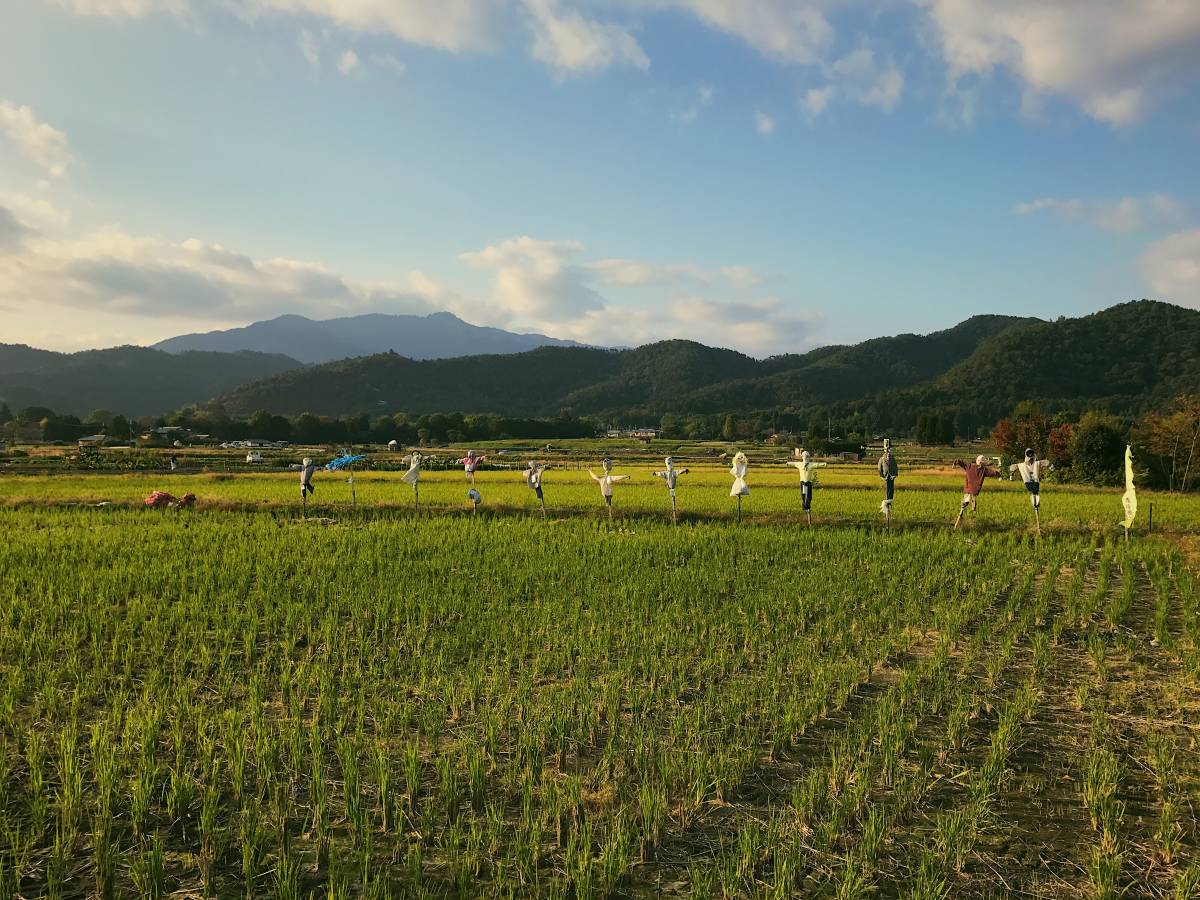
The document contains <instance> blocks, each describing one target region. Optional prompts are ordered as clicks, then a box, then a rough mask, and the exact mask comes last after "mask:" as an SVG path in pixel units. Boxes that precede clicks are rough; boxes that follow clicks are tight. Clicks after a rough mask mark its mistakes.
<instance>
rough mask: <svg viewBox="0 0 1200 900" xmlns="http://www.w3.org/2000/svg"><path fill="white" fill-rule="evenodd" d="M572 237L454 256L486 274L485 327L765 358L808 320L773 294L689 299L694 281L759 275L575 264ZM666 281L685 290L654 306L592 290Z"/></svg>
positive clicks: (739, 284)
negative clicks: (711, 346)
mask: <svg viewBox="0 0 1200 900" xmlns="http://www.w3.org/2000/svg"><path fill="white" fill-rule="evenodd" d="M583 252H584V247H583V245H582V244H580V243H579V242H578V241H547V240H540V239H537V238H532V237H518V238H510V239H508V240H506V241H501V242H499V243H497V244H493V245H491V246H489V247H485V248H484V249H483V250H479V251H476V252H472V253H463V254H461V255H460V256H459V259H460V260H461V261H462V262H464V263H466V264H467V265H469V266H472V267H474V268H478V269H489V270H494V271H495V276H494V283H493V288H492V295H491V297H490V298H489V302H488V303H487V304H486V305H485V307H484V308H483V309H482V310H479V309H477V310H475V314H476V316H478V315H479V314H480V313H481V312H485V311H486V312H490V314H491V316H492V318H491V324H496V325H501V326H505V327H510V328H520V329H526V330H535V331H540V332H543V333H545V334H549V335H552V336H554V337H561V338H570V339H572V340H578V341H583V342H586V343H594V344H609V345H613V344H641V343H646V342H648V341H655V340H663V339H666V338H674V337H687V338H692V339H695V340H701V341H705V342H706V343H715V344H717V345H719V346H736V347H738V348H740V349H742V350H745V351H747V352H751V353H758V354H766V353H774V352H780V351H782V350H785V349H796V348H797V346H799V345H800V344H801V343H803V342H804V341H805V340H806V339H807V335H808V334H809V332H810V330H811V327H812V323H813V322H814V318H813V317H811V316H797V315H794V314H792V313H789V312H788V311H787V309H786V308H785V306H784V304H783V303H782V302H781V301H780V300H778V299H776V298H767V299H749V300H743V299H734V300H730V299H719V300H714V299H711V298H708V297H704V296H701V295H698V294H697V293H696V292H695V288H697V287H701V286H707V287H715V288H722V289H727V288H728V287H730V286H732V287H733V288H735V289H746V288H749V287H753V286H755V285H757V284H758V283H759V282H760V280H761V279H760V277H759V276H758V274H757V273H755V272H754V271H753V270H751V269H749V268H746V267H745V266H727V267H725V268H722V269H708V268H705V267H703V266H698V265H694V264H661V263H653V262H641V261H636V260H626V259H602V260H598V261H595V262H581V261H579V257H580V256H582V255H583ZM599 287H608V288H613V289H617V290H621V289H628V288H644V287H666V288H675V289H683V288H688V290H687V291H685V292H683V293H681V294H678V295H676V296H674V297H669V298H667V299H666V301H665V302H663V301H662V300H661V299H660V300H659V301H658V302H657V303H656V304H655V305H653V306H650V307H648V308H646V307H641V308H639V307H632V306H628V305H622V304H617V303H611V302H609V300H608V299H607V298H605V297H604V296H602V295H601V294H600V293H599V291H598V290H597V289H598V288H599Z"/></svg>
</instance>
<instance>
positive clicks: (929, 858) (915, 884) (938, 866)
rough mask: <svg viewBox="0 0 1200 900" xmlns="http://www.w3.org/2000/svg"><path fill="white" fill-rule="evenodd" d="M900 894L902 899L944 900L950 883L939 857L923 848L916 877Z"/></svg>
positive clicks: (947, 894)
mask: <svg viewBox="0 0 1200 900" xmlns="http://www.w3.org/2000/svg"><path fill="white" fill-rule="evenodd" d="M901 896H902V897H903V898H904V900H946V898H948V897H949V896H950V883H949V881H948V880H947V879H946V874H945V868H944V864H943V862H942V860H941V858H939V857H938V856H937V855H935V854H933V853H931V852H929V851H928V850H923V851H922V852H921V861H920V864H919V866H918V868H917V875H916V878H914V879H912V881H911V883H910V884H909V885H908V886H907V888H906V890H905V891H904V892H903V893H902V894H901Z"/></svg>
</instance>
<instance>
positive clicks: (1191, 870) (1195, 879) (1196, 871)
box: [1175, 862, 1200, 900]
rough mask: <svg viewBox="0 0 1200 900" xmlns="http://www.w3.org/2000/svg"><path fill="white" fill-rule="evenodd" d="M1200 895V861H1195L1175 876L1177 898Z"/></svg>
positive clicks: (1193, 897) (1184, 899) (1187, 898)
mask: <svg viewBox="0 0 1200 900" xmlns="http://www.w3.org/2000/svg"><path fill="white" fill-rule="evenodd" d="M1196 897H1200V862H1194V863H1192V864H1191V865H1190V866H1188V867H1187V868H1186V869H1184V870H1183V871H1181V872H1180V873H1179V874H1178V875H1177V876H1176V878H1175V900H1195V898H1196Z"/></svg>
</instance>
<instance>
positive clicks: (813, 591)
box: [0, 488, 1200, 898]
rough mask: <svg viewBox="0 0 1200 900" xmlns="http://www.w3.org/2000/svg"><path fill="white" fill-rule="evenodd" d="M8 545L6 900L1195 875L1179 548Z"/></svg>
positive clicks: (1, 579)
mask: <svg viewBox="0 0 1200 900" xmlns="http://www.w3.org/2000/svg"><path fill="white" fill-rule="evenodd" d="M847 490H848V491H849V490H851V489H849V488H848V489H847ZM830 493H831V494H832V493H834V492H833V491H831V492H830ZM831 502H832V501H831ZM0 528H3V533H4V534H5V536H6V540H5V541H3V542H0V895H3V896H13V895H16V894H20V895H22V896H29V897H32V896H50V897H84V896H100V897H116V896H150V897H154V896H165V895H166V894H168V893H174V892H184V893H187V894H189V895H197V896H199V895H209V896H220V897H232V896H247V897H253V896H264V895H272V896H279V897H299V896H309V895H313V896H328V897H348V896H364V897H386V896H394V897H410V896H415V897H477V896H480V897H513V896H537V897H563V898H567V897H572V898H582V897H605V896H615V897H652V896H678V897H686V896H695V897H701V896H713V897H722V896H723V897H789V896H821V895H836V896H841V897H856V896H862V897H866V896H885V897H943V896H951V895H953V896H979V897H985V896H1002V895H1005V894H1008V893H1012V892H1017V891H1020V892H1024V893H1026V894H1029V895H1033V896H1046V897H1072V896H1080V897H1082V896H1147V897H1159V896H1179V897H1188V896H1193V892H1194V891H1195V887H1196V885H1197V884H1200V855H1198V852H1197V848H1198V843H1197V842H1198V840H1200V828H1198V825H1197V820H1196V814H1195V811H1194V802H1195V799H1196V792H1197V790H1198V789H1200V762H1198V761H1197V760H1198V756H1197V754H1196V747H1195V741H1196V738H1197V735H1198V734H1200V709H1198V707H1197V699H1198V698H1200V695H1198V693H1197V678H1198V676H1200V649H1198V648H1200V642H1198V641H1197V637H1198V632H1200V615H1198V610H1197V604H1198V601H1200V592H1198V590H1197V582H1196V579H1195V576H1194V574H1193V573H1192V572H1190V571H1189V570H1188V569H1187V567H1186V564H1185V559H1184V557H1183V556H1182V554H1181V553H1180V552H1179V550H1177V549H1176V546H1175V545H1174V544H1171V543H1167V542H1166V541H1155V540H1148V541H1134V542H1131V543H1129V544H1125V543H1124V542H1115V541H1110V540H1108V539H1107V538H1105V537H1103V536H1093V535H1090V534H1086V533H1073V532H1065V531H1064V532H1063V533H1059V534H1053V535H1050V536H1047V537H1045V538H1043V539H1042V540H1040V541H1035V540H1034V539H1033V538H1032V536H1030V535H1027V534H1024V533H1017V532H1013V533H1000V532H986V533H985V532H983V531H979V532H976V533H972V534H969V535H963V534H957V535H956V534H951V533H950V532H949V531H948V530H939V531H936V532H934V531H930V530H928V529H914V530H912V531H904V530H899V529H894V530H893V531H892V532H890V533H888V532H883V531H881V530H879V529H877V528H870V529H868V528H863V529H854V528H837V529H833V528H830V529H824V530H822V529H814V530H812V531H808V530H806V529H797V528H786V527H775V526H764V527H749V526H743V527H737V526H734V525H732V524H728V523H722V522H719V521H710V522H701V523H697V524H694V525H693V527H687V528H672V527H670V526H669V525H667V524H665V523H658V522H651V521H648V520H630V521H628V522H626V523H625V527H616V528H609V527H607V526H606V525H603V524H601V523H599V522H597V521H595V520H591V519H587V518H582V517H572V518H566V519H563V520H561V521H557V522H549V523H541V522H538V521H534V522H530V521H528V520H526V519H524V518H521V517H515V516H507V517H478V518H474V519H473V518H471V517H470V516H464V517H457V516H432V517H426V518H417V517H414V516H371V515H361V516H352V515H346V516H342V517H340V518H338V519H337V520H336V521H333V522H331V523H329V524H326V525H319V524H316V523H314V522H305V521H299V520H297V519H295V518H293V517H290V516H279V515H274V514H270V513H266V512H252V511H250V512H248V511H238V510H222V509H216V508H213V509H207V510H203V509H202V510H199V511H197V512H195V513H194V514H181V515H174V514H166V515H160V514H154V513H147V512H145V511H141V510H129V509H122V508H119V507H117V508H113V507H109V508H105V509H61V508H53V507H48V508H41V507H35V506H26V507H5V508H0Z"/></svg>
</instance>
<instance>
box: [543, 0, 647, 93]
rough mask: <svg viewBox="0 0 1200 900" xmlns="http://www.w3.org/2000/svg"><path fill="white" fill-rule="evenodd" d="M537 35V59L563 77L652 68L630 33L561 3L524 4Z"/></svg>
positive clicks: (546, 0)
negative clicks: (624, 68) (616, 68)
mask: <svg viewBox="0 0 1200 900" xmlns="http://www.w3.org/2000/svg"><path fill="white" fill-rule="evenodd" d="M524 3H525V9H526V11H527V12H528V13H529V24H530V28H531V29H532V31H533V49H532V55H533V58H534V59H536V60H538V61H539V62H542V63H545V64H546V65H547V66H548V67H549V68H550V69H551V70H552V71H553V72H555V73H556V74H557V75H558V76H559V77H566V76H568V75H574V74H582V73H586V72H598V71H601V70H603V69H607V68H609V67H610V66H632V67H633V68H635V69H641V70H643V71H644V70H646V69H648V68H650V58H649V57H648V56H646V52H645V51H644V50H643V49H642V46H641V44H639V43H638V42H637V39H636V38H635V37H634V36H633V35H632V34H630V33H629V31H628V30H626V29H625V28H623V27H622V26H620V25H617V24H614V23H612V22H598V21H596V20H594V19H589V18H587V17H585V16H584V15H582V14H581V13H579V12H578V11H576V10H572V9H564V8H563V7H562V6H561V5H560V4H559V2H558V0H524Z"/></svg>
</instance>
